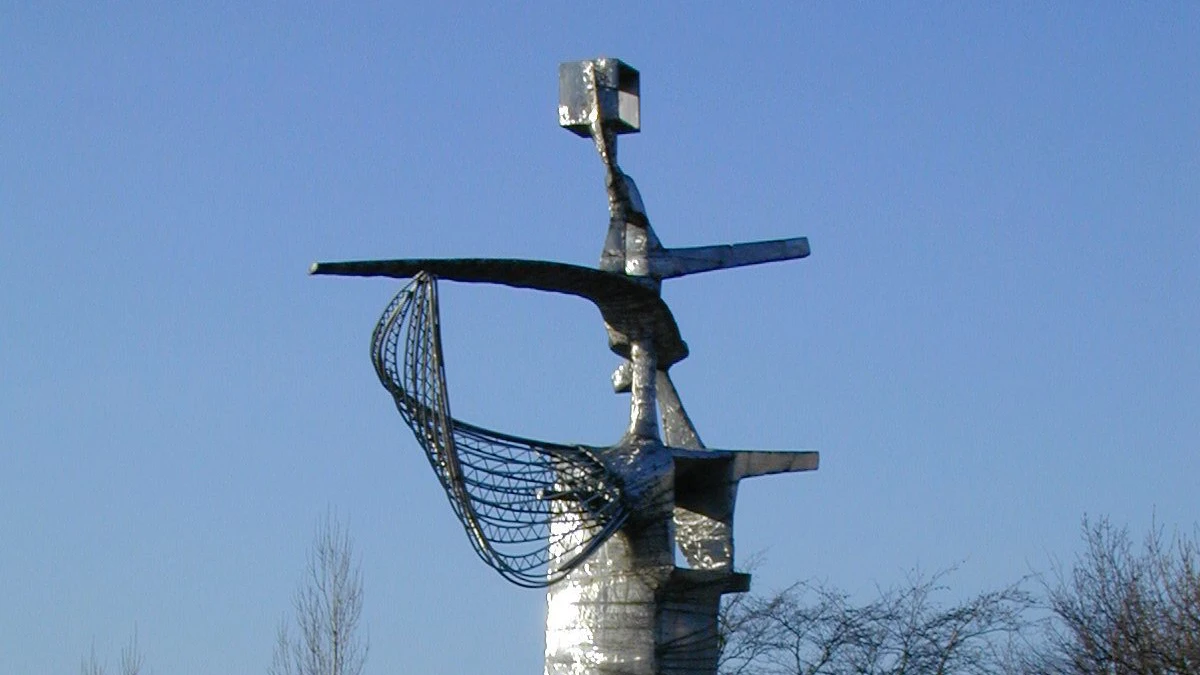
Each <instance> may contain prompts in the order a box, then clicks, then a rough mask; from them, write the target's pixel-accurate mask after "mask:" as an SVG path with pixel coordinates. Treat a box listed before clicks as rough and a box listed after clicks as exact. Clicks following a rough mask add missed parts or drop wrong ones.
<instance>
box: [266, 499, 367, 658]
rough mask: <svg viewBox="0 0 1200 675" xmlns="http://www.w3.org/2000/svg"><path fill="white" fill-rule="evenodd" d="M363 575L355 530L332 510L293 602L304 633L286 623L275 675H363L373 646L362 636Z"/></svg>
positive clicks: (322, 524)
mask: <svg viewBox="0 0 1200 675" xmlns="http://www.w3.org/2000/svg"><path fill="white" fill-rule="evenodd" d="M362 603H363V590H362V574H361V571H360V568H359V565H358V562H357V561H356V560H355V558H354V544H353V542H352V541H351V539H350V534H349V532H348V531H347V530H346V529H345V528H344V527H343V526H342V525H341V523H340V522H338V520H337V518H336V517H335V516H334V515H333V514H332V512H327V513H326V515H325V518H324V520H322V521H321V522H320V523H319V524H318V526H317V531H316V534H315V536H314V538H313V544H312V549H311V550H310V551H309V554H308V559H307V566H306V569H305V575H304V580H303V582H302V583H301V585H300V587H299V588H298V589H297V590H296V594H295V596H294V597H293V599H292V607H293V610H294V612H295V615H294V621H295V626H296V630H297V631H298V633H299V634H298V635H297V636H295V637H293V636H292V635H291V631H290V628H289V624H288V622H286V621H282V622H280V625H279V630H278V633H277V636H276V644H275V651H274V656H273V658H272V662H271V667H270V668H269V669H268V673H270V675H361V673H362V670H363V666H364V665H365V664H366V659H367V650H368V644H367V641H366V639H365V638H362V637H360V636H359V634H358V630H359V621H360V619H361V617H362Z"/></svg>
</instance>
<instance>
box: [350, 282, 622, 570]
mask: <svg viewBox="0 0 1200 675" xmlns="http://www.w3.org/2000/svg"><path fill="white" fill-rule="evenodd" d="M371 361H372V363H374V365H375V372H376V374H377V375H378V376H379V381H380V382H381V383H382V384H383V386H384V387H385V388H386V389H387V390H388V391H389V392H390V393H391V394H392V398H393V399H394V400H395V403H396V408H397V409H398V410H399V411H400V415H401V417H403V418H404V422H405V424H407V425H408V427H409V429H411V430H412V432H413V434H414V435H415V436H416V438H417V442H418V443H419V444H420V445H421V447H422V449H424V450H425V454H426V456H427V457H428V458H429V463H430V465H431V466H432V467H433V470H434V473H436V474H437V477H438V480H440V481H441V483H442V487H443V488H444V489H445V490H446V496H447V497H449V499H450V505H451V506H452V507H453V509H454V513H455V515H457V516H458V519H459V520H460V521H461V522H462V524H463V527H464V528H465V529H466V532H467V537H468V538H469V539H470V541H471V545H472V546H473V547H474V548H475V552H476V553H478V554H479V557H480V558H482V559H483V561H484V562H486V563H487V564H488V565H490V566H492V567H493V568H495V569H496V571H498V572H500V574H501V575H503V576H504V577H505V578H507V579H508V580H509V581H512V582H513V583H515V584H518V585H520V586H527V587H539V586H546V585H549V584H551V583H554V582H555V581H557V580H559V579H561V578H562V577H563V576H565V575H566V574H567V573H568V572H570V571H571V570H572V569H573V568H574V567H575V566H576V565H578V564H579V563H580V562H582V561H583V560H584V558H586V557H587V556H588V555H589V554H590V553H591V552H592V551H594V550H595V549H596V548H597V547H598V546H600V545H601V544H602V543H604V541H605V540H606V539H607V538H608V537H609V536H611V535H612V534H613V533H614V532H616V531H617V529H619V528H620V527H621V525H622V524H624V522H625V520H626V519H627V518H628V516H629V509H628V507H627V505H626V504H625V502H624V500H623V499H622V497H623V495H622V487H621V484H620V479H619V478H618V477H617V476H616V475H615V474H614V473H612V472H610V471H609V470H608V469H607V468H606V467H605V465H604V463H603V461H602V460H601V456H600V450H599V449H597V448H590V447H586V446H568V445H559V444H555V443H546V442H543V441H535V440H531V439H526V438H518V437H516V436H510V435H507V434H502V433H498V432H495V431H491V430H488V429H483V428H481V427H477V426H473V425H470V424H466V423H464V422H460V421H458V420H456V419H454V418H453V417H452V416H451V414H450V401H449V398H448V396H447V392H446V376H445V368H444V366H443V362H442V342H441V330H440V327H439V324H438V300H437V282H436V279H435V278H434V277H433V276H431V275H429V274H427V273H425V272H418V273H417V274H415V275H414V276H413V278H412V281H411V282H410V283H409V284H408V285H407V286H405V287H404V288H403V289H401V290H400V292H399V293H397V294H396V297H395V298H394V299H393V300H392V302H391V303H390V304H389V305H388V307H387V309H386V310H384V313H383V316H382V317H380V319H379V323H378V325H376V327H375V332H374V334H373V335H372V338H371Z"/></svg>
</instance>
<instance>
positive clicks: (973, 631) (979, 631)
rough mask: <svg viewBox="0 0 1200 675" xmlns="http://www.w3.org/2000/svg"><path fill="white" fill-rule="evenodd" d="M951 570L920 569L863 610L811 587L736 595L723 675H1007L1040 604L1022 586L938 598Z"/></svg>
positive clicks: (726, 620)
mask: <svg viewBox="0 0 1200 675" xmlns="http://www.w3.org/2000/svg"><path fill="white" fill-rule="evenodd" d="M946 575H947V573H945V572H943V573H940V574H936V575H933V576H931V577H926V576H922V575H921V574H919V573H914V574H913V575H911V576H910V577H909V579H908V582H907V583H906V584H905V585H903V586H900V587H897V588H893V589H888V590H881V591H880V592H879V594H878V596H877V597H876V598H875V599H873V600H871V601H869V602H866V603H865V604H858V603H855V602H854V601H852V600H851V598H850V597H849V596H848V595H847V594H845V593H843V592H841V591H838V590H835V589H832V588H830V587H828V586H826V585H822V584H815V583H808V582H801V583H798V584H796V585H794V586H792V587H790V588H788V589H786V590H784V591H782V592H780V593H777V594H775V595H772V596H769V597H758V596H753V595H743V596H736V597H735V598H734V599H733V600H731V601H730V602H729V603H728V604H726V605H725V607H724V611H723V615H722V617H721V619H722V630H723V632H722V637H723V643H722V651H721V660H720V672H721V675H842V674H855V675H877V674H878V675H884V674H888V675H910V674H911V675H957V674H964V675H965V674H980V675H982V674H984V673H986V674H988V675H993V674H995V673H1001V672H1006V671H1008V670H1009V669H1010V663H1011V658H1010V643H1011V642H1012V641H1013V640H1014V639H1016V638H1018V637H1019V635H1020V633H1021V631H1022V630H1024V629H1025V628H1026V626H1027V621H1026V619H1025V613H1026V611H1027V610H1028V609H1029V608H1030V607H1031V606H1032V604H1033V601H1032V599H1031V597H1030V596H1029V594H1028V593H1026V592H1025V591H1024V590H1022V589H1021V587H1020V585H1014V586H1011V587H1008V588H1005V589H1003V590H1000V591H995V592H990V593H983V594H980V595H977V596H975V597H972V598H970V599H968V600H966V601H964V602H960V603H957V604H950V605H943V604H941V603H939V602H937V601H936V597H935V596H937V595H938V594H939V593H940V592H942V591H944V590H945V587H944V586H943V584H942V582H943V581H944V579H945V577H946Z"/></svg>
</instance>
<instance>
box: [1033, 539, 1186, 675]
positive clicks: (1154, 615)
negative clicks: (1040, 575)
mask: <svg viewBox="0 0 1200 675" xmlns="http://www.w3.org/2000/svg"><path fill="white" fill-rule="evenodd" d="M1083 539H1084V552H1083V553H1082V554H1081V555H1080V556H1079V557H1078V558H1077V559H1076V561H1075V564H1074V566H1073V568H1072V569H1071V572H1070V573H1069V574H1067V573H1063V572H1060V573H1059V574H1058V575H1057V578H1056V580H1055V581H1054V583H1052V584H1047V589H1046V596H1047V602H1048V605H1049V609H1050V611H1051V613H1052V615H1053V619H1052V621H1051V623H1050V626H1049V628H1048V631H1047V637H1046V639H1045V641H1044V644H1043V645H1042V647H1041V648H1040V649H1037V650H1035V651H1034V652H1033V654H1032V657H1031V660H1030V662H1029V664H1028V666H1027V668H1026V670H1027V672H1032V673H1039V674H1042V673H1044V674H1047V675H1196V674H1200V550H1198V548H1197V538H1196V537H1195V536H1193V537H1191V538H1188V537H1182V536H1175V537H1172V538H1170V539H1168V538H1166V537H1164V536H1163V532H1162V530H1161V528H1158V527H1153V528H1151V532H1150V534H1149V535H1148V536H1147V537H1146V541H1145V543H1144V544H1143V546H1142V547H1141V549H1140V550H1139V549H1138V548H1136V547H1135V546H1134V545H1133V543H1132V541H1131V539H1130V537H1129V533H1128V531H1127V530H1126V529H1124V528H1117V527H1114V526H1113V525H1111V524H1110V523H1109V522H1108V520H1106V519H1101V520H1099V521H1095V522H1088V521H1086V520H1085V521H1084V525H1083Z"/></svg>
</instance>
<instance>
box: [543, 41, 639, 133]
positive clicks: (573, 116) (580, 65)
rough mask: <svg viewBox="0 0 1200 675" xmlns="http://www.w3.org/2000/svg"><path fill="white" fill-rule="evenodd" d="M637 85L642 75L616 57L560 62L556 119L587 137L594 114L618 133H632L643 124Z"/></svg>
mask: <svg viewBox="0 0 1200 675" xmlns="http://www.w3.org/2000/svg"><path fill="white" fill-rule="evenodd" d="M592 88H595V90H596V93H595V97H594V98H593V95H592V93H591V90H592ZM640 89H641V75H639V74H638V71H637V70H636V69H635V68H633V67H631V66H629V65H628V64H626V63H624V62H622V61H620V60H618V59H606V58H600V59H592V60H587V61H571V62H570V63H563V64H561V65H559V67H558V123H559V124H560V125H562V126H563V127H566V128H567V129H570V130H571V131H573V132H575V133H576V134H579V135H580V136H583V137H587V138H590V137H591V135H592V131H591V121H592V118H593V116H594V115H595V116H598V117H599V119H600V122H601V123H602V124H603V125H604V126H607V127H608V128H609V129H611V130H612V131H614V132H616V133H618V134H635V133H637V132H638V131H641V128H642V120H641V102H640V95H641V93H640Z"/></svg>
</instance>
